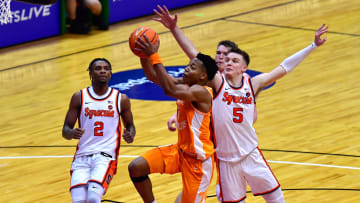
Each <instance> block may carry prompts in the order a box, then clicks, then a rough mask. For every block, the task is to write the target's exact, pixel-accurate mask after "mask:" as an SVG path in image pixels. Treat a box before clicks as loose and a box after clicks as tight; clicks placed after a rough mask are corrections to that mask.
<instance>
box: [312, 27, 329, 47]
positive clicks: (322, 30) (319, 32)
mask: <svg viewBox="0 0 360 203" xmlns="http://www.w3.org/2000/svg"><path fill="white" fill-rule="evenodd" d="M328 27H329V26H325V24H322V25H321V27H320V28H319V29H318V30H317V31H316V32H315V40H314V42H315V44H316V46H321V45H322V44H324V43H325V42H326V39H327V37H326V36H325V37H324V38H323V39H321V35H323V34H324V33H327V31H328Z"/></svg>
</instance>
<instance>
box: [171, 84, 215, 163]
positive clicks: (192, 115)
mask: <svg viewBox="0 0 360 203" xmlns="http://www.w3.org/2000/svg"><path fill="white" fill-rule="evenodd" d="M208 90H209V91H210V92H211V89H208ZM211 93H212V92H211ZM176 103H177V108H178V109H177V122H178V144H179V147H180V148H181V149H182V150H184V151H186V152H189V153H192V154H196V156H197V158H198V159H201V160H204V159H206V158H208V157H209V156H210V155H211V154H213V152H214V147H213V143H212V141H211V134H210V119H211V112H210V111H209V112H207V113H203V112H200V111H199V110H197V109H196V108H195V107H194V106H193V105H192V104H191V102H188V101H183V100H177V102H176Z"/></svg>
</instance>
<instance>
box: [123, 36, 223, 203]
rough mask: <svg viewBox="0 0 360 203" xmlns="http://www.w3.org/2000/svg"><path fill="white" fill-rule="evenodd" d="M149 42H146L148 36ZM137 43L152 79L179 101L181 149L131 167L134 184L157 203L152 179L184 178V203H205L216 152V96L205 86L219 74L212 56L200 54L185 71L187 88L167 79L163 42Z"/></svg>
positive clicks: (164, 150)
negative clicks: (164, 175) (212, 126)
mask: <svg viewBox="0 0 360 203" xmlns="http://www.w3.org/2000/svg"><path fill="white" fill-rule="evenodd" d="M145 37H146V36H145ZM138 39H139V43H138V45H139V46H141V47H142V48H141V50H142V51H144V52H145V53H146V54H147V55H148V56H149V58H141V59H140V60H141V64H142V66H143V68H144V72H145V71H153V74H152V76H154V77H150V78H148V79H149V80H151V81H153V82H154V83H156V84H159V85H160V86H161V87H162V89H163V90H164V92H165V94H166V95H168V96H171V97H174V98H176V99H177V102H176V103H177V107H178V108H177V119H178V122H179V127H178V143H176V144H172V145H167V146H161V147H157V148H154V149H152V150H150V151H148V152H146V153H145V154H143V155H142V156H140V157H138V158H136V159H135V160H133V161H132V162H131V163H130V164H129V174H130V178H131V180H132V181H133V183H134V186H135V188H136V189H137V191H138V192H139V194H140V196H141V197H142V199H143V201H144V202H145V203H153V202H156V201H155V198H154V195H153V192H152V185H151V181H150V179H149V177H148V175H149V174H151V173H167V174H174V173H179V172H181V175H182V183H183V190H182V197H181V202H183V203H203V202H205V200H206V192H207V188H208V187H209V185H210V182H211V179H212V174H213V168H214V161H213V153H214V147H213V142H212V141H211V138H210V137H211V135H210V114H211V106H212V90H211V88H208V87H206V86H204V85H205V84H206V83H207V82H208V80H211V79H212V78H213V77H214V75H215V74H216V72H217V70H218V68H217V66H216V63H215V61H214V60H213V59H212V58H211V57H210V56H208V55H204V54H201V53H198V54H197V55H196V56H195V57H194V58H193V59H192V60H191V61H190V63H189V65H188V66H187V67H186V68H185V73H184V76H183V78H182V81H183V83H178V80H174V78H173V77H171V76H170V75H168V74H167V72H166V70H165V68H164V66H163V64H162V62H161V59H160V57H159V55H158V53H157V50H158V46H159V41H157V43H156V44H155V45H153V44H152V43H151V42H150V40H149V39H148V38H147V37H146V38H145V39H146V41H144V40H142V39H141V38H138Z"/></svg>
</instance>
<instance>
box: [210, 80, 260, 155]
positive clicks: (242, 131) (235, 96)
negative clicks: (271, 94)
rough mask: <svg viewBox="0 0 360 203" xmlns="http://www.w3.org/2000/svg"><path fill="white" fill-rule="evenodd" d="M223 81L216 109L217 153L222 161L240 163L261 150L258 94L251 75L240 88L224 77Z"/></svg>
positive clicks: (214, 108)
mask: <svg viewBox="0 0 360 203" xmlns="http://www.w3.org/2000/svg"><path fill="white" fill-rule="evenodd" d="M222 80H223V82H222V84H221V87H220V89H219V91H218V93H217V95H215V97H214V101H213V102H214V103H213V108H212V117H213V120H212V121H213V127H214V133H215V140H214V142H215V147H216V149H215V151H216V155H217V157H218V159H220V160H222V161H231V162H233V161H239V160H241V159H242V158H243V157H244V156H246V155H247V154H249V153H250V152H251V151H253V150H254V149H255V148H256V147H257V146H258V138H257V135H256V132H255V129H254V128H253V122H254V113H255V96H254V91H253V88H252V85H251V81H250V77H249V76H247V75H243V77H242V85H241V87H239V88H234V87H231V86H230V85H229V83H228V82H227V81H226V79H225V78H224V76H222Z"/></svg>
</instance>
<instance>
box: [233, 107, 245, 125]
mask: <svg viewBox="0 0 360 203" xmlns="http://www.w3.org/2000/svg"><path fill="white" fill-rule="evenodd" d="M242 112H243V108H233V116H234V117H233V121H234V123H241V122H242V121H243V115H242Z"/></svg>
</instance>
